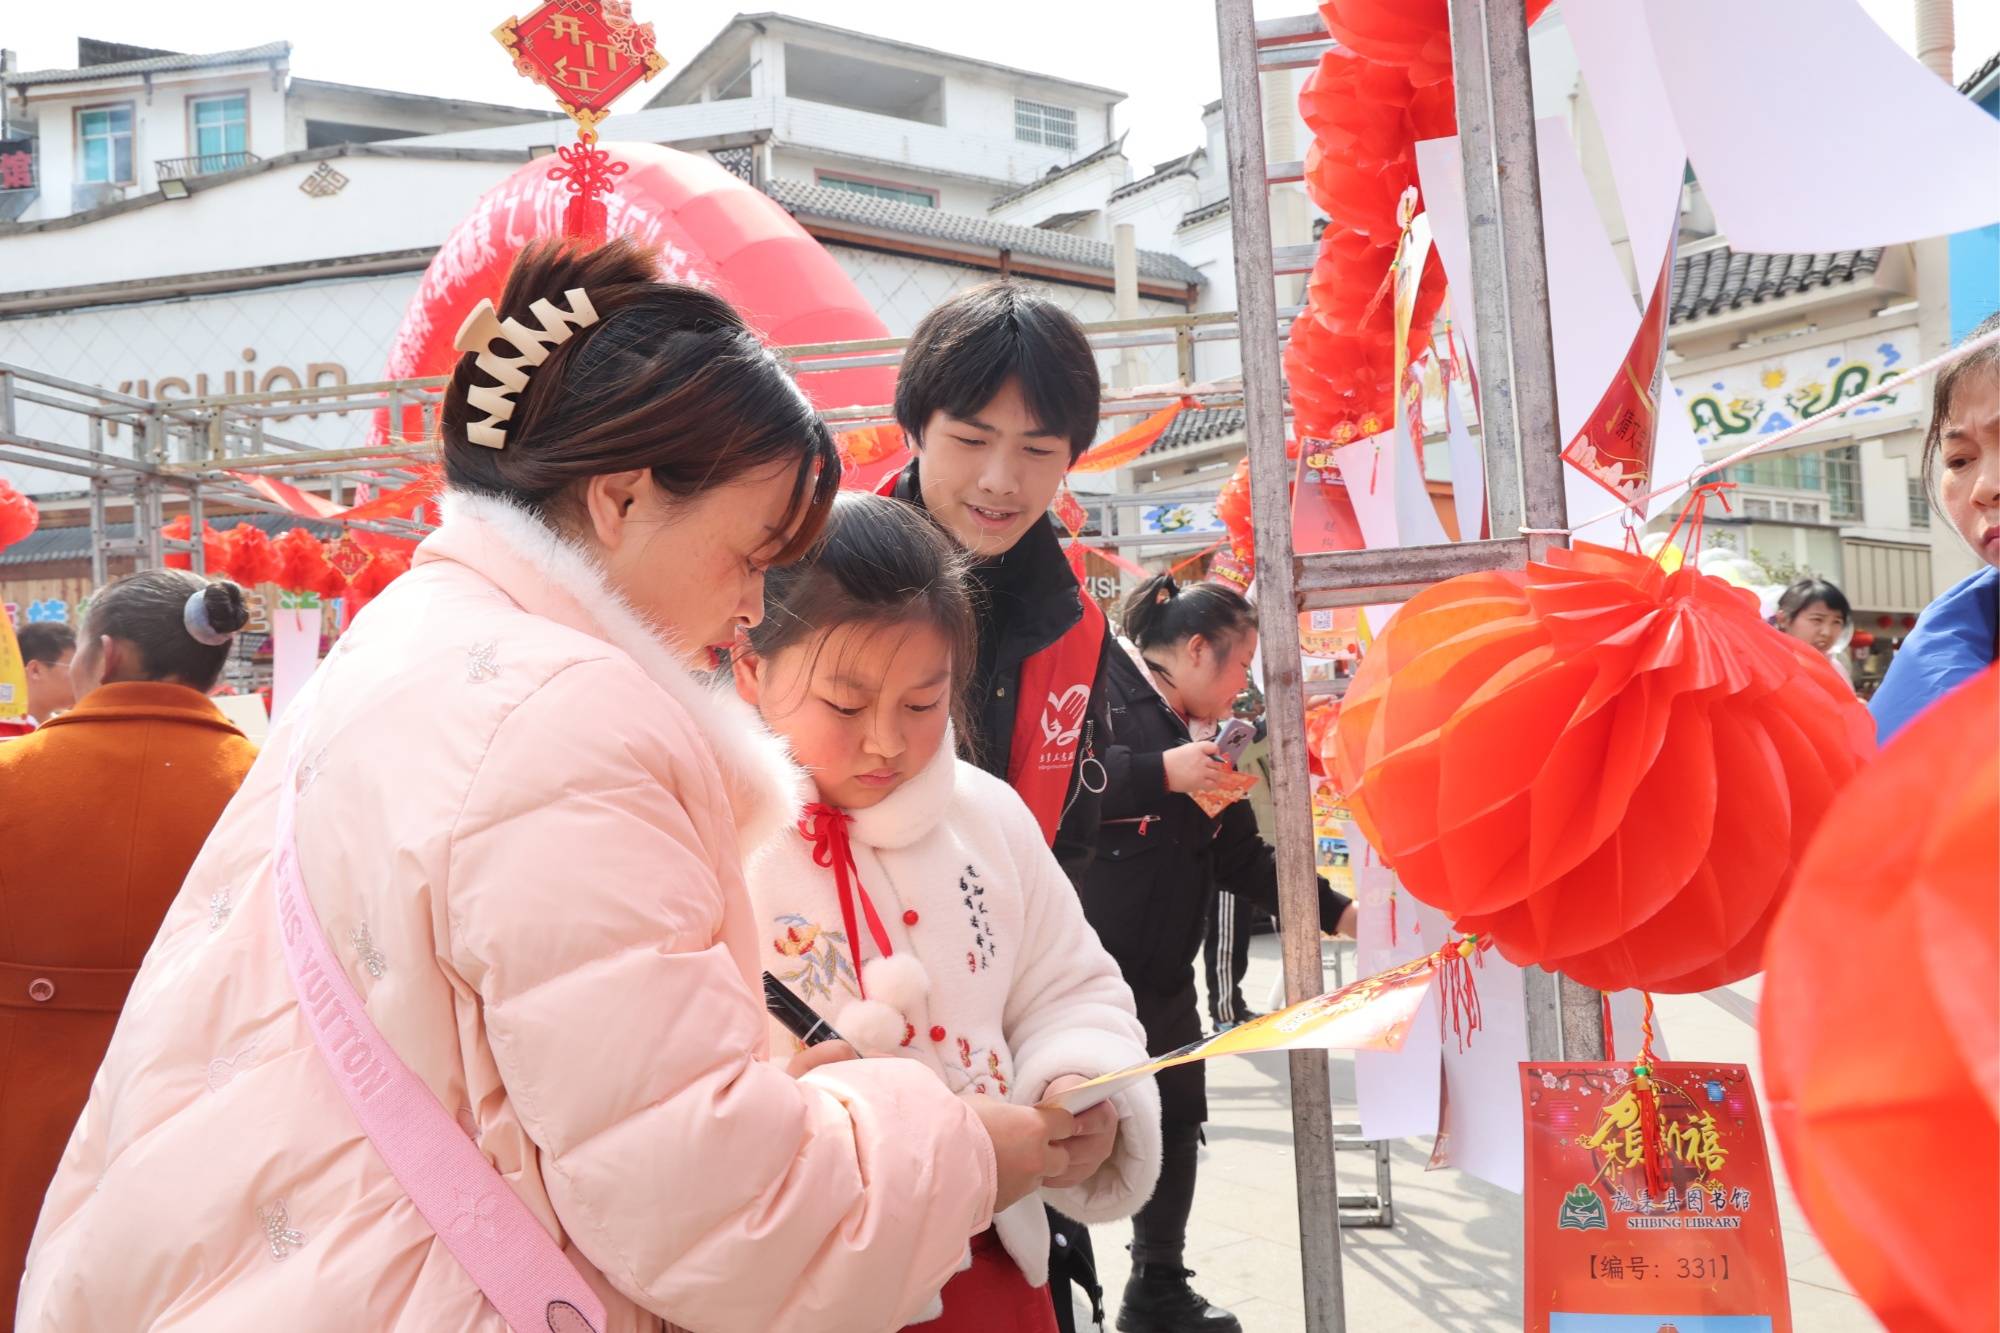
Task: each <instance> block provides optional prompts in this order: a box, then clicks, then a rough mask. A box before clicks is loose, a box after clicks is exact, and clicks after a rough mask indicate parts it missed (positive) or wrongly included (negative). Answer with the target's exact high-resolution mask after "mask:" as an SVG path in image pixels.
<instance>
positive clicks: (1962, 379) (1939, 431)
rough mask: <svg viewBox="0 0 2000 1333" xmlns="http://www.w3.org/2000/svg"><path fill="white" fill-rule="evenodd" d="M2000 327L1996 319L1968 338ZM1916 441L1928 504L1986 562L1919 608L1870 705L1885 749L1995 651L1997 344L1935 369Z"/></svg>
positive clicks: (1999, 542) (1999, 496) (1998, 597)
mask: <svg viewBox="0 0 2000 1333" xmlns="http://www.w3.org/2000/svg"><path fill="white" fill-rule="evenodd" d="M1996 330H2000V313H1996V314H1992V315H1989V316H1987V317H1986V319H1985V320H1984V321H1982V322H1981V323H1980V325H1979V327H1978V328H1976V329H1974V330H1973V331H1972V333H1971V334H1970V335H1969V337H1970V338H1979V337H1983V336H1985V335H1986V334H1989V333H1993V332H1995V331H1996ZM1933 392H1934V397H1933V399H1932V404H1931V428H1930V434H1929V436H1928V437H1927V438H1926V439H1925V440H1924V485H1925V488H1926V489H1927V490H1928V491H1929V492H1930V494H1931V499H1932V503H1933V504H1934V505H1935V506H1936V507H1937V509H1938V511H1939V512H1940V513H1942V514H1943V515H1944V516H1945V517H1946V518H1947V519H1949V520H1950V521H1951V525H1952V527H1953V528H1955V529H1956V530H1957V532H1958V535H1959V536H1961V537H1963V538H1964V539H1965V540H1966V542H1967V544H1968V545H1970V546H1971V547H1972V549H1973V550H1974V551H1976V552H1977V553H1978V555H1979V558H1980V559H1981V560H1982V561H1984V562H1985V566H1984V568H1982V569H1980V570H1979V572H1978V573H1976V574H1972V575H1970V576H1968V577H1966V578H1964V579H1961V580H1960V581H1959V582H1958V583H1956V584H1954V585H1953V586H1952V587H1951V588H1950V589H1949V590H1947V591H1946V592H1945V594H1944V595H1943V596H1941V597H1939V598H1938V599H1937V600H1936V601H1934V602H1932V603H1931V604H1930V605H1929V606H1927V607H1925V608H1924V613H1923V615H1922V616H1921V617H1920V618H1919V619H1918V620H1917V626H1916V628H1915V629H1913V630H1911V631H1910V636H1909V637H1908V638H1907V639H1905V640H1903V646H1902V647H1901V648H1900V649H1898V650H1897V653H1896V657H1895V660H1894V661H1892V662H1890V663H1889V671H1888V674H1887V675H1885V676H1884V677H1883V678H1882V685H1881V688H1880V689H1878V690H1876V691H1875V697H1874V699H1873V700H1871V701H1870V703H1869V707H1870V709H1872V710H1873V712H1874V714H1875V730H1876V733H1877V739H1878V740H1880V741H1882V742H1884V743H1886V742H1887V741H1888V740H1889V738H1890V737H1891V736H1893V735H1895V734H1896V733H1897V732H1898V731H1901V730H1902V729H1903V727H1904V726H1906V725H1907V724H1908V723H1909V722H1910V721H1911V720H1912V719H1914V718H1915V717H1916V716H1917V714H1919V713H1921V712H1923V711H1924V709H1926V708H1928V707H1930V705H1931V704H1933V703H1935V702H1936V701H1937V700H1938V699H1940V698H1942V697H1944V696H1945V695H1946V694H1949V693H1950V692H1951V691H1952V690H1953V689H1954V688H1955V687H1956V686H1958V685H1961V684H1963V683H1964V682H1966V681H1968V680H1970V679H1971V678H1972V677H1974V676H1976V675H1978V674H1979V673H1980V672H1981V671H1983V670H1985V669H1986V668H1987V667H1988V666H1990V665H1991V664H1992V663H1993V660H1994V658H1995V656H1996V654H1997V653H2000V648H1997V647H1996V640H2000V343H1996V344H1992V345H1989V346H1987V347H1984V348H1982V349H1980V350H1979V351H1977V352H1975V353H1973V354H1972V355H1971V356H1969V357H1967V358H1966V359H1965V360H1963V361H1959V362H1955V363H1953V364H1952V365H1950V366H1947V367H1946V368H1945V369H1944V370H1942V371H1940V372H1938V377H1937V387H1936V389H1935V390H1934V391H1933Z"/></svg>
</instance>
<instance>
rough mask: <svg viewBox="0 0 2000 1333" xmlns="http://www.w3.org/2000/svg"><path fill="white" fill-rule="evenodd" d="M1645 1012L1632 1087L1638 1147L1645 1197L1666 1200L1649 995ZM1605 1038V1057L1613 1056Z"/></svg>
mask: <svg viewBox="0 0 2000 1333" xmlns="http://www.w3.org/2000/svg"><path fill="white" fill-rule="evenodd" d="M1645 1000H1646V1011H1645V1014H1644V1016H1643V1017H1641V1018H1640V1020H1639V1062H1638V1063H1637V1064H1635V1065H1633V1066H1632V1083H1633V1088H1634V1091H1635V1092H1636V1093H1637V1095H1638V1098H1639V1143H1640V1150H1641V1152H1642V1153H1643V1154H1644V1155H1645V1159H1646V1197H1647V1198H1649V1199H1653V1200H1656V1201H1657V1200H1661V1199H1665V1198H1666V1197H1667V1170H1666V1156H1665V1150H1664V1149H1663V1148H1662V1147H1661V1146H1660V1104H1659V1100H1658V1096H1657V1094H1655V1092H1654V1090H1653V995H1652V992H1651V991H1648V992H1646V994H1645ZM1609 1040H1610V1038H1609V1034H1608V1033H1607V1034H1606V1042H1607V1045H1606V1047H1605V1054H1606V1055H1609V1054H1610V1046H1609V1044H1608V1043H1609Z"/></svg>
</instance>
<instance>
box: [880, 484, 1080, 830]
mask: <svg viewBox="0 0 2000 1333" xmlns="http://www.w3.org/2000/svg"><path fill="white" fill-rule="evenodd" d="M901 477H902V474H901V473H900V472H892V473H890V474H889V475H888V476H886V477H884V478H883V479H882V481H881V483H880V484H879V485H878V486H877V487H876V488H875V489H876V494H878V495H886V496H889V497H890V498H891V499H893V498H894V497H895V494H896V483H897V481H899V480H900V479H901ZM1077 600H1078V601H1079V602H1081V603H1082V604H1083V618H1082V619H1080V620H1078V621H1077V622H1076V623H1075V624H1074V625H1071V626H1070V627H1069V628H1068V629H1067V630H1065V631H1063V635H1062V637H1061V638H1059V639H1057V640H1056V641H1055V642H1054V643H1052V644H1050V645H1049V646H1048V647H1046V648H1044V649H1042V650H1041V651H1040V652H1037V653H1034V654H1032V655H1030V656H1029V658H1028V659H1027V660H1026V661H1025V662H1023V663H1021V684H1020V689H1019V691H1018V693H1017V695H1016V697H1015V700H1014V738H1013V742H1012V744H1011V745H1010V747H1009V748H1008V751H1007V785H1008V786H1010V787H1012V788H1013V789H1014V790H1015V792H1017V793H1018V794H1019V795H1020V797H1021V799H1022V800H1023V801H1025V802H1027V805H1028V809H1029V810H1030V811H1032V812H1033V814H1034V816H1035V822H1036V823H1038V824H1040V825H1041V826H1042V840H1043V841H1044V842H1046V843H1048V844H1049V845H1050V846H1052V847H1053V846H1054V845H1055V841H1056V829H1057V828H1058V827H1059V826H1060V825H1061V824H1062V816H1063V806H1064V804H1065V802H1067V801H1068V799H1069V790H1070V781H1071V775H1072V774H1073V773H1074V772H1075V771H1076V763H1077V751H1078V748H1079V746H1080V745H1081V742H1082V739H1083V719H1084V715H1085V714H1086V713H1087V712H1089V710H1090V690H1091V686H1093V685H1095V684H1096V683H1097V663H1098V659H1099V658H1101V657H1102V656H1103V655H1104V635H1105V632H1106V628H1107V627H1106V625H1105V621H1104V611H1103V609H1102V608H1101V607H1099V606H1098V605H1097V603H1096V602H1095V601H1093V600H1091V598H1090V596H1089V595H1088V594H1087V593H1085V592H1084V591H1083V589H1082V588H1078V589H1077Z"/></svg>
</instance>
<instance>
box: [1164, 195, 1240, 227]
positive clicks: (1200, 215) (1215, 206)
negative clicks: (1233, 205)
mask: <svg viewBox="0 0 2000 1333" xmlns="http://www.w3.org/2000/svg"><path fill="white" fill-rule="evenodd" d="M1228 211H1229V196H1228V195H1226V194H1225V195H1223V196H1222V198H1220V199H1218V200H1216V201H1215V202H1214V203H1212V204H1203V205H1202V206H1201V207H1200V208H1193V209H1189V210H1188V211H1187V212H1185V213H1183V214H1181V220H1180V222H1179V223H1178V224H1176V226H1175V230H1176V231H1178V230H1180V229H1181V228H1182V227H1192V226H1196V225H1197V224H1199V223H1203V222H1206V221H1208V220H1209V219H1210V218H1219V217H1221V216H1222V215H1223V214H1224V213H1227V212H1228Z"/></svg>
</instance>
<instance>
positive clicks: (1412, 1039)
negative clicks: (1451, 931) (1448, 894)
mask: <svg viewBox="0 0 2000 1333" xmlns="http://www.w3.org/2000/svg"><path fill="white" fill-rule="evenodd" d="M1346 832H1347V856H1348V865H1349V866H1351V867H1352V868H1353V870H1354V896H1355V901H1356V902H1357V903H1358V904H1359V910H1358V911H1357V912H1356V916H1357V917H1358V918H1359V921H1360V926H1359V932H1358V934H1359V938H1357V939H1356V941H1355V948H1354V966H1355V970H1356V971H1358V972H1359V973H1360V974H1361V975H1362V976H1364V977H1371V976H1374V975H1375V974H1376V973H1378V972H1386V971H1388V970H1389V969H1390V968H1392V967H1398V966H1401V965H1402V964H1404V963H1407V962H1411V961H1412V960H1414V959H1417V958H1421V957H1422V956H1423V955H1425V954H1427V953H1431V952H1434V951H1435V950H1436V949H1437V948H1438V947H1439V946H1440V945H1442V944H1443V943H1444V940H1445V935H1444V931H1445V925H1444V916H1443V914H1442V913H1440V912H1437V911H1435V910H1434V909H1432V908H1428V907H1425V906H1424V905H1423V904H1422V903H1419V902H1418V901H1417V900H1416V899H1415V898H1412V897H1411V896H1410V895H1409V894H1408V893H1407V892H1405V891H1404V890H1403V888H1402V887H1401V886H1400V885H1399V884H1397V882H1396V876H1395V873H1394V872H1393V871H1391V870H1390V869H1389V868H1388V867H1387V866H1385V865H1383V864H1382V862H1381V860H1380V859H1378V858H1377V857H1376V855H1375V853H1374V850H1373V849H1372V848H1370V847H1369V846H1368V842H1367V839H1365V838H1363V837H1362V836H1361V830H1360V829H1359V828H1357V827H1356V826H1355V825H1354V824H1352V823H1349V824H1347V825H1346ZM1392 898H1393V900H1394V903H1395V905H1394V907H1393V909H1392V908H1391V906H1390V903H1391V900H1392ZM1426 913H1428V916H1425V915H1424V914H1426ZM1392 927H1393V934H1392V933H1391V931H1392ZM1439 1042H1440V1038H1439V1035H1438V994H1437V987H1435V986H1433V987H1432V988H1431V993H1430V994H1429V995H1427V996H1425V997H1424V1007H1423V1008H1422V1009H1420V1010H1418V1011H1417V1017H1416V1020H1415V1021H1414V1022H1412V1023H1411V1025H1410V1035H1409V1036H1408V1037H1406V1038H1404V1039H1403V1049H1402V1050H1400V1051H1356V1052H1355V1053H1354V1099H1355V1101H1356V1103H1357V1104H1358V1105H1359V1106H1360V1108H1361V1114H1360V1120H1361V1136H1362V1137H1363V1138H1366V1139H1403V1138H1413V1137H1416V1136H1419V1135H1427V1134H1435V1133H1436V1132H1437V1127H1438V1088H1439V1086H1440V1080H1441V1079H1442V1078H1443V1076H1444V1066H1443V1064H1442V1063H1441V1062H1440V1060H1439V1058H1438V1047H1439Z"/></svg>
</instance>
